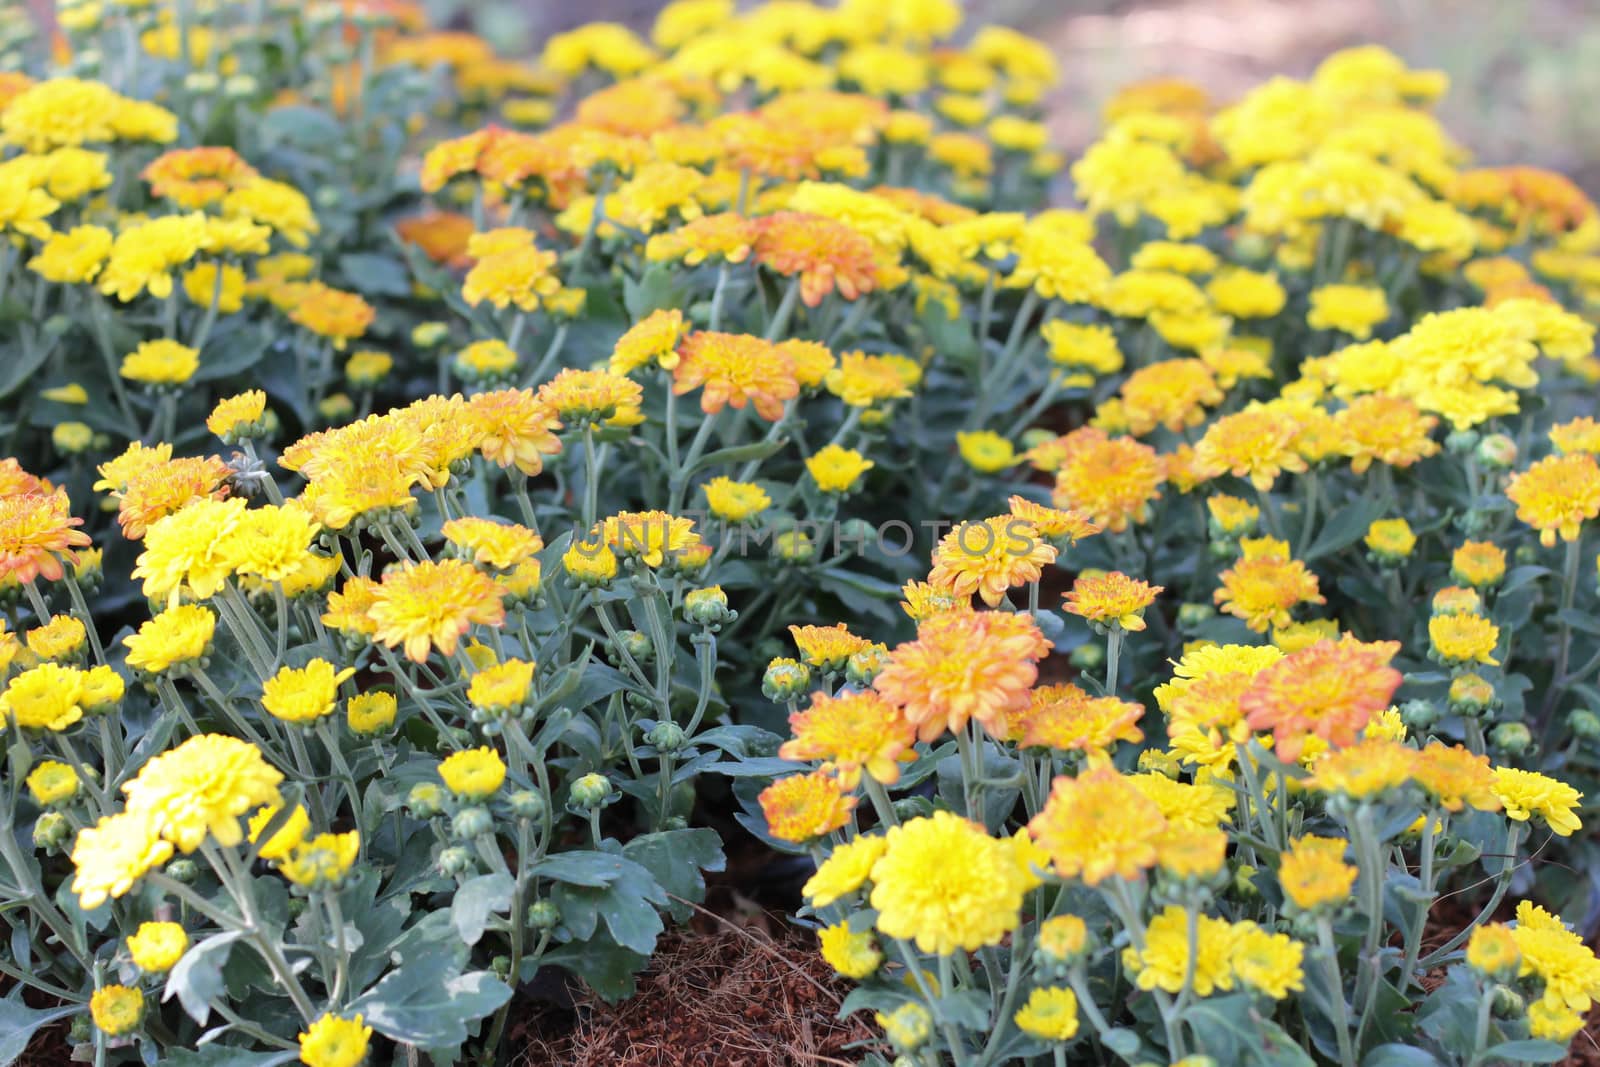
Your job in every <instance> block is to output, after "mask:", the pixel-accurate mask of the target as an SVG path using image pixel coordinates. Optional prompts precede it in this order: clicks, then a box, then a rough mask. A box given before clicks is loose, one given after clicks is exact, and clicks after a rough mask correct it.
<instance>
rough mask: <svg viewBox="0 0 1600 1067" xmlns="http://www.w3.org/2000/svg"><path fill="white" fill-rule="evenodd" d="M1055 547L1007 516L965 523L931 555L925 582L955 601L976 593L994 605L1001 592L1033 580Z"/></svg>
mask: <svg viewBox="0 0 1600 1067" xmlns="http://www.w3.org/2000/svg"><path fill="white" fill-rule="evenodd" d="M1056 555H1057V550H1056V548H1055V546H1053V545H1051V544H1050V543H1049V542H1048V541H1046V540H1045V539H1044V538H1043V537H1042V536H1041V535H1040V533H1039V531H1038V530H1036V529H1034V527H1033V526H1031V525H1029V524H1028V523H1026V522H1023V521H1022V520H1021V519H1018V518H1016V517H1015V516H1012V515H1009V514H1008V515H996V516H994V517H992V518H988V519H982V520H978V521H974V522H964V523H962V524H960V525H959V526H957V527H956V528H955V529H953V530H951V531H950V532H949V533H947V534H945V535H944V537H942V538H941V539H940V540H939V544H938V546H937V547H936V548H935V549H934V552H933V570H932V571H931V572H930V573H929V575H928V583H929V584H930V585H932V586H934V587H935V588H937V589H945V590H948V591H949V592H951V593H952V594H954V595H955V596H958V597H970V596H972V594H974V593H977V594H978V595H979V596H981V597H982V598H983V601H984V603H986V604H988V605H989V606H991V607H993V606H995V605H997V604H999V603H1000V602H1001V601H1002V600H1004V599H1005V596H1006V591H1007V590H1008V589H1010V588H1013V587H1015V586H1020V585H1027V584H1028V583H1029V582H1036V581H1038V580H1039V578H1040V575H1041V574H1042V568H1043V566H1044V565H1045V564H1048V563H1053V562H1054V561H1055V559H1056Z"/></svg>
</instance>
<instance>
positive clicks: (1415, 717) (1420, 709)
mask: <svg viewBox="0 0 1600 1067" xmlns="http://www.w3.org/2000/svg"><path fill="white" fill-rule="evenodd" d="M1400 721H1401V722H1403V723H1405V724H1406V726H1407V727H1409V728H1410V729H1411V730H1414V731H1416V732H1419V733H1420V732H1422V731H1425V730H1427V728H1428V727H1430V726H1432V725H1433V724H1434V723H1436V722H1438V721H1439V709H1438V708H1436V707H1435V706H1434V704H1433V701H1431V700H1408V701H1406V702H1405V703H1404V704H1401V705H1400Z"/></svg>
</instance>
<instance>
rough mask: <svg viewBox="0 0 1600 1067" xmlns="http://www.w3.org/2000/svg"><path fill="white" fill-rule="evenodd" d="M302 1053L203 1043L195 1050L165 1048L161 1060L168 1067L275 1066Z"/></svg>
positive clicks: (291, 1061)
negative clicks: (251, 1049)
mask: <svg viewBox="0 0 1600 1067" xmlns="http://www.w3.org/2000/svg"><path fill="white" fill-rule="evenodd" d="M299 1058H300V1054H299V1053H298V1052H296V1051H295V1050H293V1049H290V1050H288V1051H285V1052H251V1051H250V1050H249V1049H242V1048H234V1047H233V1046H231V1045H215V1044H212V1045H202V1046H200V1047H199V1048H198V1049H195V1050H194V1051H192V1052H191V1051H190V1050H188V1049H182V1048H179V1049H172V1050H170V1051H167V1050H163V1051H162V1053H161V1062H162V1063H163V1064H166V1065H167V1067H273V1065H274V1064H279V1063H293V1062H294V1061H295V1060H297V1059H299Z"/></svg>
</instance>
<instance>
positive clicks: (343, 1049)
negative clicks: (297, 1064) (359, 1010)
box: [300, 1014, 372, 1067]
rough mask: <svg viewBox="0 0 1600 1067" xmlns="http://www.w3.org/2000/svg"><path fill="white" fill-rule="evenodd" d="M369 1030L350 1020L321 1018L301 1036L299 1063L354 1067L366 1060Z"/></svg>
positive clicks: (359, 1020) (359, 1019)
mask: <svg viewBox="0 0 1600 1067" xmlns="http://www.w3.org/2000/svg"><path fill="white" fill-rule="evenodd" d="M371 1039H372V1027H370V1026H363V1025H362V1017H361V1015H360V1014H357V1015H355V1016H354V1017H353V1018H349V1019H346V1018H343V1017H341V1016H338V1015H323V1016H321V1017H319V1018H318V1019H317V1020H316V1021H315V1022H313V1023H312V1024H311V1025H310V1026H308V1027H306V1029H305V1031H304V1032H303V1033H301V1034H300V1060H301V1062H303V1063H305V1064H307V1065H308V1067H357V1065H358V1064H360V1063H361V1062H362V1061H363V1060H364V1059H366V1057H367V1042H368V1041H370V1040H371Z"/></svg>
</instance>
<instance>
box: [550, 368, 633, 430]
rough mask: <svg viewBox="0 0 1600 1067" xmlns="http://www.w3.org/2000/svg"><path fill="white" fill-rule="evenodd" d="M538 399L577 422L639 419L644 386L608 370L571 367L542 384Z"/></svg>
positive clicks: (627, 423)
mask: <svg viewBox="0 0 1600 1067" xmlns="http://www.w3.org/2000/svg"><path fill="white" fill-rule="evenodd" d="M537 399H538V400H539V401H540V402H541V403H543V404H544V405H546V406H548V407H549V408H550V409H551V410H553V411H554V412H555V413H556V414H557V415H559V416H560V417H561V418H562V419H563V420H565V421H566V422H568V423H570V424H573V425H575V426H582V425H586V424H591V423H608V422H615V423H617V424H618V425H627V426H632V425H635V424H636V423H637V422H639V421H640V420H639V405H640V403H641V402H642V401H643V399H644V390H643V388H641V387H640V385H639V383H638V382H636V381H634V380H633V379H631V378H625V377H623V376H622V375H620V374H613V373H612V372H611V371H609V370H578V369H577V368H575V367H568V368H566V369H565V370H563V371H562V372H561V373H560V374H557V375H556V376H555V377H554V378H551V379H550V380H549V381H548V382H545V383H544V384H543V385H541V386H539V393H538V397H537Z"/></svg>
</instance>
